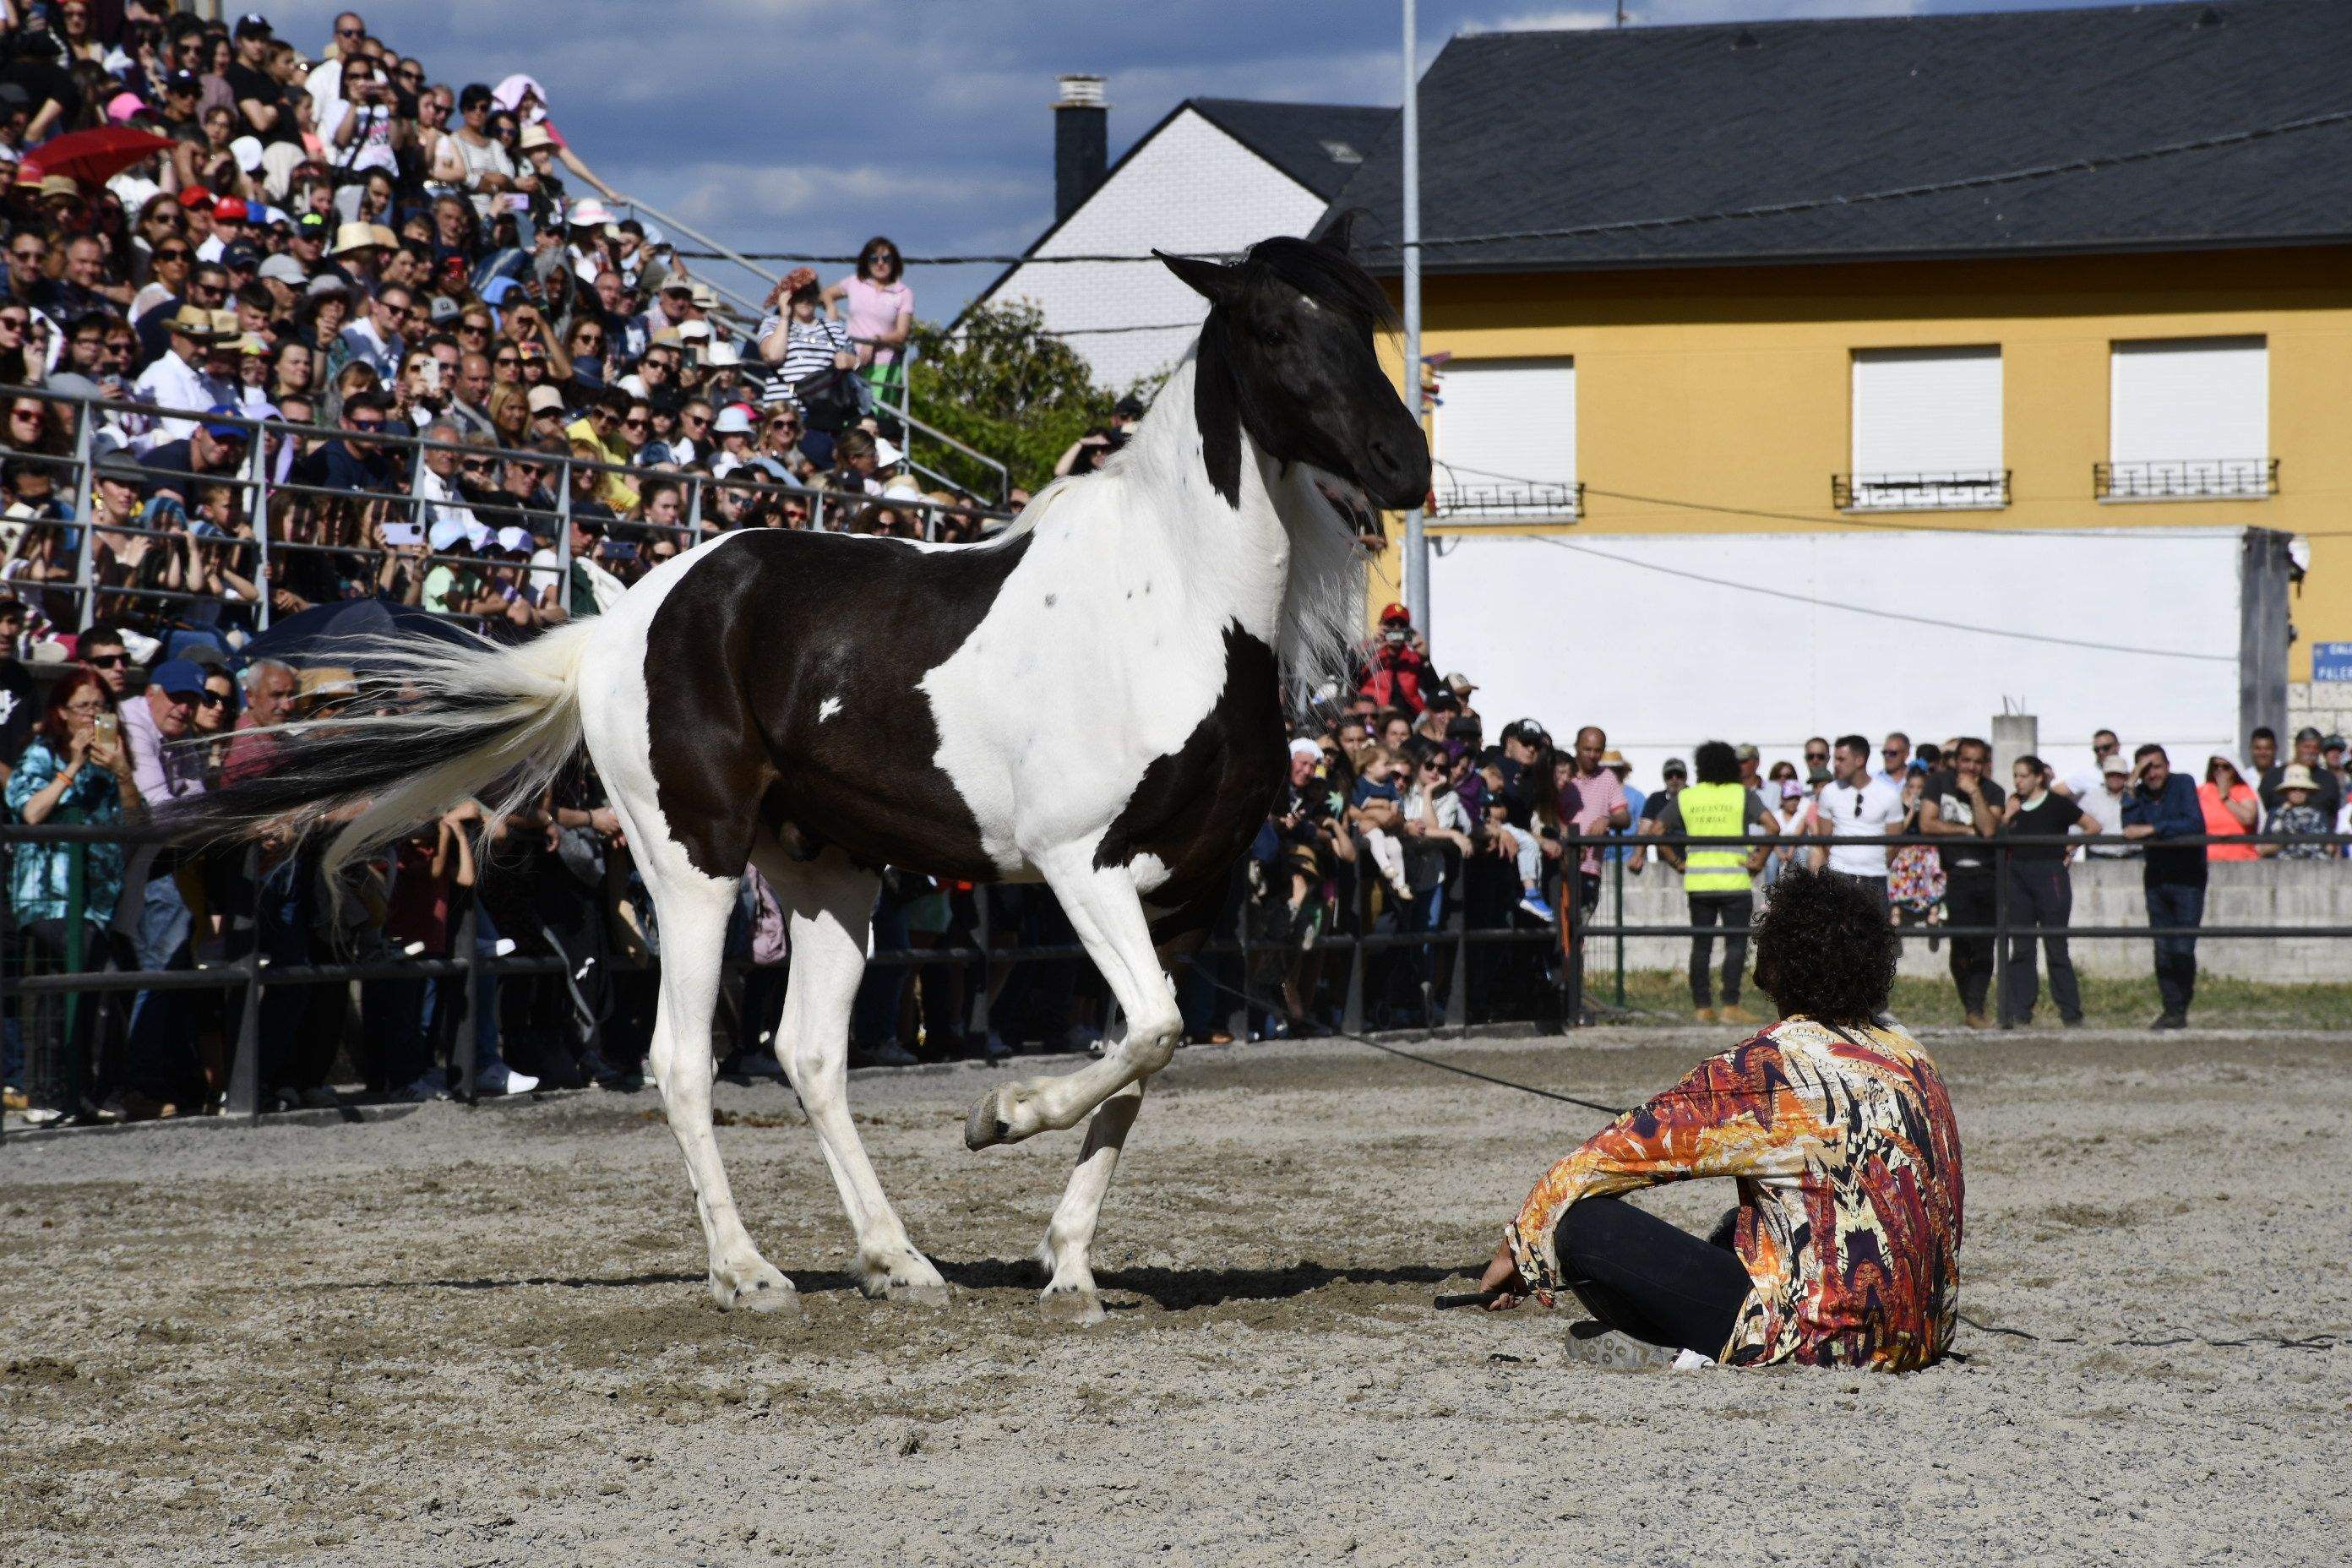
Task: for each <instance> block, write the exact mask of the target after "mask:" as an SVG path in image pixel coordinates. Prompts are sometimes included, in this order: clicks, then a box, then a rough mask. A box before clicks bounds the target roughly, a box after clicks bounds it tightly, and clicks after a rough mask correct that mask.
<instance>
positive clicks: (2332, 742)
mask: <svg viewBox="0 0 2352 1568" xmlns="http://www.w3.org/2000/svg"><path fill="white" fill-rule="evenodd" d="M2319 749H2320V750H2321V751H2323V752H2340V751H2342V750H2343V749H2344V737H2343V736H2341V735H2330V736H2328V737H2327V739H2326V740H2325V741H2322V742H2319Z"/></svg>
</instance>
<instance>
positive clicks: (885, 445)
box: [874, 436, 907, 468]
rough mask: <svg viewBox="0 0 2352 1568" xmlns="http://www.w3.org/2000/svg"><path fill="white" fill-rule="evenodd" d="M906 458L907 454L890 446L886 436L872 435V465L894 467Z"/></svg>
mask: <svg viewBox="0 0 2352 1568" xmlns="http://www.w3.org/2000/svg"><path fill="white" fill-rule="evenodd" d="M906 460H907V454H906V453H904V452H901V451H900V450H898V447H894V446H892V445H891V444H890V443H889V441H888V440H887V438H886V437H880V436H877V437H874V466H875V467H876V468H897V467H898V465H899V464H901V463H903V462H905V461H906Z"/></svg>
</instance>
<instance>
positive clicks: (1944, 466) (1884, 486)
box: [1852, 348, 2004, 507]
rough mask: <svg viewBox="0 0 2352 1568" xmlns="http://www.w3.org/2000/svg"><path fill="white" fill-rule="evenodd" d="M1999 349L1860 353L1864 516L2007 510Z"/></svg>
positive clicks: (1858, 491) (1856, 407)
mask: <svg viewBox="0 0 2352 1568" xmlns="http://www.w3.org/2000/svg"><path fill="white" fill-rule="evenodd" d="M2000 416H2001V408H2000V349H1999V348H1935V349H1860V350H1857V351H1855V353H1854V356H1853V499H1852V504H1853V505H1854V506H1857V507H1952V506H1962V507H1984V506H2000V505H2002V504H2004V498H2003V486H2002V483H2001V467H2002V465H2001V439H2000Z"/></svg>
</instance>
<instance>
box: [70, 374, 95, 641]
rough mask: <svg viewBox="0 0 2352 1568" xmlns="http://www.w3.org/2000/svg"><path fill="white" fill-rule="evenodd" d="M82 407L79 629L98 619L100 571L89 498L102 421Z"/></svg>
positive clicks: (77, 484)
mask: <svg viewBox="0 0 2352 1568" xmlns="http://www.w3.org/2000/svg"><path fill="white" fill-rule="evenodd" d="M76 406H78V407H79V409H80V410H81V428H80V429H79V431H78V432H77V433H76V434H75V436H74V463H75V479H74V521H75V523H76V525H77V526H78V527H79V528H80V530H81V538H80V539H79V541H78V542H77V545H78V548H77V549H76V550H75V552H74V553H75V556H76V561H75V564H74V585H75V586H76V587H77V588H79V589H80V590H81V618H80V619H79V620H78V621H76V622H75V623H74V628H75V630H77V631H85V632H86V631H88V630H89V626H90V623H91V622H92V621H95V620H96V619H98V591H97V589H96V587H95V586H94V585H93V579H94V575H95V572H96V565H95V563H96V560H97V555H96V550H97V542H96V540H95V538H94V537H93V535H92V533H91V531H90V516H89V501H90V491H91V490H92V489H94V488H95V487H94V483H93V479H94V475H93V472H92V463H91V456H90V454H91V451H92V449H93V448H92V447H91V437H90V431H91V429H92V427H93V426H96V425H97V423H98V421H97V419H96V418H95V417H94V416H92V414H91V411H90V406H89V404H88V403H81V404H79V405H76Z"/></svg>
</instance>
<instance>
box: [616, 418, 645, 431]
mask: <svg viewBox="0 0 2352 1568" xmlns="http://www.w3.org/2000/svg"><path fill="white" fill-rule="evenodd" d="M645 427H646V422H645V421H644V420H642V419H624V420H622V421H621V428H622V429H624V430H642V429H644V428H645Z"/></svg>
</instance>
